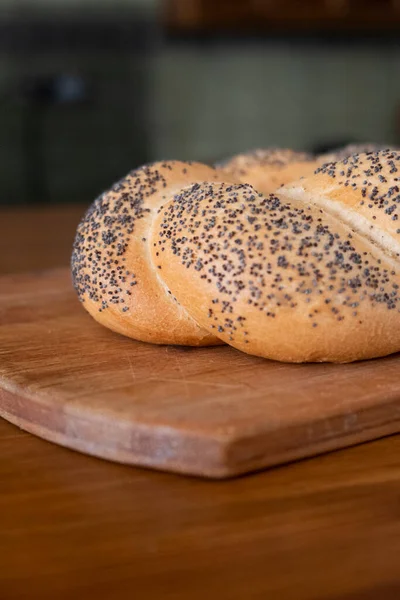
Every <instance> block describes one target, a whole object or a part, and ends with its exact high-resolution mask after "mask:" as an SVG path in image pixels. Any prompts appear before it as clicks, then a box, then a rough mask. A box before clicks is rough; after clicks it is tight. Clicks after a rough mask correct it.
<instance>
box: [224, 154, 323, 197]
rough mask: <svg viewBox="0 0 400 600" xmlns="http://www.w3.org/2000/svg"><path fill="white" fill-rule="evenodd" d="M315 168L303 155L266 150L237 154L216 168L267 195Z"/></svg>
mask: <svg viewBox="0 0 400 600" xmlns="http://www.w3.org/2000/svg"><path fill="white" fill-rule="evenodd" d="M317 166H318V163H316V161H315V159H314V158H313V156H312V155H311V154H307V153H306V152H296V151H294V150H288V149H282V148H267V149H263V150H262V149H258V150H253V151H251V152H247V153H245V154H238V155H237V156H234V157H232V158H231V159H229V160H228V161H226V162H225V163H222V164H220V165H218V168H219V169H220V170H221V171H222V172H223V173H226V174H227V175H229V176H231V177H233V178H234V179H236V180H237V181H240V182H241V183H250V184H251V185H252V186H253V187H254V188H255V189H256V190H258V191H259V192H262V193H263V194H270V193H273V192H275V191H276V190H277V189H278V188H279V187H280V186H281V185H284V184H285V183H288V182H289V181H294V180H296V179H298V178H299V177H302V176H303V175H309V174H311V173H313V171H314V170H315V169H316V168H317Z"/></svg>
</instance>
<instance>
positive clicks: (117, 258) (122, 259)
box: [72, 161, 226, 346]
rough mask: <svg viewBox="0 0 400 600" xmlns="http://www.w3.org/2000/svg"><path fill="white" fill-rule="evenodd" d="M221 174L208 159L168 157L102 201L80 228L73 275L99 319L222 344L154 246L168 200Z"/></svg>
mask: <svg viewBox="0 0 400 600" xmlns="http://www.w3.org/2000/svg"><path fill="white" fill-rule="evenodd" d="M224 179H226V176H225V177H224ZM220 180H221V175H220V174H219V173H218V172H217V171H216V170H215V169H213V168H211V167H207V166H206V165H202V164H198V163H184V162H177V161H169V162H160V163H155V164H153V165H149V166H144V167H141V168H139V169H137V170H135V171H132V172H131V173H129V175H127V177H125V178H124V179H122V180H121V181H120V182H119V183H117V184H116V185H114V186H113V187H112V188H111V189H110V190H109V191H108V192H105V193H104V194H103V195H101V196H100V197H99V198H98V199H97V200H95V202H94V203H93V204H92V206H91V207H90V208H89V210H88V211H87V213H86V215H85V217H84V218H83V220H82V222H81V223H80V225H79V227H78V230H77V233H76V238H75V243H74V250H73V255H72V275H73V282H74V286H75V289H76V291H77V293H78V296H79V299H80V300H81V301H82V302H83V305H84V307H85V308H86V310H87V311H88V312H89V313H90V314H91V315H92V317H94V318H95V319H96V321H98V322H99V323H101V324H102V325H105V326H106V327H108V328H109V329H112V330H113V331H116V332H118V333H122V334H123V335H126V336H128V337H133V338H135V339H138V340H142V341H145V342H153V343H157V344H185V345H192V346H205V345H213V344H219V343H221V342H220V340H219V339H218V338H217V337H216V336H214V335H213V334H212V333H210V332H208V331H207V330H204V329H202V327H201V326H199V325H198V324H197V323H196V321H194V320H193V318H192V317H191V316H190V315H189V314H188V312H187V311H186V309H185V308H184V307H183V306H180V305H178V304H177V303H176V302H175V301H174V300H172V298H171V296H170V295H169V294H168V290H166V288H165V285H164V284H163V283H162V282H161V281H160V280H159V278H158V276H157V273H156V271H155V268H154V266H153V265H152V263H151V261H150V255H149V246H148V238H149V229H150V227H151V225H152V220H153V217H154V215H155V213H156V211H157V209H158V207H159V206H160V205H161V204H162V203H163V202H164V203H165V202H167V201H168V200H169V199H170V198H172V197H173V196H174V194H177V193H181V192H182V189H184V188H185V187H187V186H188V185H192V184H193V183H195V182H199V181H220Z"/></svg>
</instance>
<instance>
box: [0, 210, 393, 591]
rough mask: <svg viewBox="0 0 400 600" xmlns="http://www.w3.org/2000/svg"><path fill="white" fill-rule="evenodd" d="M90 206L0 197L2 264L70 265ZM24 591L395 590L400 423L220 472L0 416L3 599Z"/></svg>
mask: <svg viewBox="0 0 400 600" xmlns="http://www.w3.org/2000/svg"><path fill="white" fill-rule="evenodd" d="M81 213H82V208H81V207H65V208H53V209H40V210H39V211H37V212H36V211H32V210H31V209H29V211H28V210H21V209H20V210H18V211H11V210H8V211H7V210H5V209H2V210H0V224H1V225H0V228H1V229H0V233H1V235H0V273H6V272H13V271H15V272H16V271H23V270H26V269H40V268H47V267H55V266H61V265H63V264H66V263H67V261H68V258H69V252H70V245H71V240H72V237H73V231H74V227H75V225H76V222H77V220H78V219H79V216H80V215H81ZM0 343H1V340H0ZM16 598H18V599H20V598H21V599H31V598H40V599H41V600H64V599H69V598H73V599H75V600H80V599H85V600H86V599H89V598H96V600H105V599H110V600H114V599H119V598H135V599H136V598H137V599H138V600H142V599H145V600H147V599H151V600H156V599H157V600H158V599H160V600H169V599H176V600H191V599H194V600H196V599H202V600H204V599H207V598H210V599H211V598H218V599H226V600H236V599H237V600H249V599H260V600H261V599H263V600H264V599H267V598H268V599H269V598H271V599H272V600H274V599H275V598H279V600H289V599H290V600H291V599H293V600H303V599H304V600H313V599H315V600H317V599H321V600H325V599H327V600H328V599H329V600H336V599H337V600H339V599H342V600H350V599H351V600H361V599H365V600H367V599H368V600H372V599H378V600H381V599H382V600H390V599H392V598H393V599H399V598H400V436H395V437H391V438H386V439H384V440H380V441H377V442H373V443H369V444H365V445H362V446H358V447H355V448H352V449H349V450H343V451H340V452H336V453H332V454H328V455H325V456H322V457H319V458H314V459H310V460H306V461H302V462H298V463H296V464H292V465H289V466H285V467H281V468H278V469H272V470H270V471H266V472H263V473H259V474H256V475H251V476H248V477H244V478H241V479H236V480H231V481H225V482H210V481H203V480H199V479H195V478H187V477H181V476H176V475H170V474H164V473H157V472H151V471H146V470H144V469H135V468H128V467H123V466H119V465H114V464H110V463H106V462H103V461H100V460H97V459H94V458H90V457H87V456H83V455H80V454H77V453H74V452H72V451H69V450H65V449H63V448H60V447H57V446H53V445H52V444H49V443H47V442H44V441H42V440H40V439H36V438H34V437H33V436H31V435H29V434H27V433H24V432H22V431H19V430H18V429H17V428H16V427H13V426H12V425H9V424H8V423H6V422H5V421H2V420H0V599H1V600H11V599H16Z"/></svg>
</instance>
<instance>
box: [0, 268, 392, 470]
mask: <svg viewBox="0 0 400 600" xmlns="http://www.w3.org/2000/svg"><path fill="white" fill-rule="evenodd" d="M399 373H400V356H399V355H395V356H391V357H388V358H385V359H379V360H374V361H366V362H360V363H356V364H351V365H329V364H321V365H317V364H314V365H286V364H280V363H275V362H272V361H267V360H264V359H259V358H255V357H250V356H247V355H245V354H242V353H240V352H238V351H236V350H234V349H232V348H228V347H218V348H203V349H190V348H181V347H167V346H153V345H149V344H144V343H140V342H135V341H133V340H130V339H127V338H124V337H122V336H119V335H116V334H113V333H112V332H110V331H108V330H106V329H104V328H103V327H101V326H99V325H97V323H95V322H94V321H93V320H92V319H91V318H90V317H89V316H88V315H87V314H86V312H85V311H84V310H83V309H82V307H81V306H80V305H79V303H78V301H77V299H76V298H75V294H74V292H73V290H72V287H71V283H70V278H69V273H68V271H67V270H66V269H62V270H56V271H47V272H41V273H35V274H28V275H15V276H5V277H2V278H0V415H1V416H3V417H4V418H5V419H7V420H9V421H11V422H12V423H15V424H16V425H18V426H19V427H22V428H23V429H26V430H27V431H30V432H32V433H34V434H36V435H39V436H41V437H43V438H45V439H47V440H50V441H53V442H56V443H58V444H61V445H63V446H67V447H69V448H74V449H76V450H80V451H82V452H86V453H88V454H93V455H95V456H100V457H103V458H107V459H110V460H114V461H118V462H123V463H129V464H134V465H145V466H149V467H154V468H158V469H165V470H170V471H178V472H183V473H189V474H194V475H204V476H208V477H218V478H223V477H230V476H233V475H238V474H240V473H247V472H249V471H253V470H257V469H261V468H263V467H267V466H272V465H276V464H279V463H283V462H287V461H291V460H294V459H299V458H302V457H306V456H311V455H315V454H318V453H321V452H326V451H329V450H334V449H337V448H342V447H344V446H349V445H352V444H356V443H359V442H363V441H366V440H371V439H374V438H377V437H381V436H384V435H388V434H392V433H395V432H398V431H399V430H400V375H399Z"/></svg>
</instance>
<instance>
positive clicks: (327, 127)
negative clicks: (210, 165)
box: [0, 0, 400, 206]
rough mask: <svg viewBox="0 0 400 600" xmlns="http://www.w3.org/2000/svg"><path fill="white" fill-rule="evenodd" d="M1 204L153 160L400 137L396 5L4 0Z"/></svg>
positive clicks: (28, 200)
mask: <svg viewBox="0 0 400 600" xmlns="http://www.w3.org/2000/svg"><path fill="white" fill-rule="evenodd" d="M0 6H1V9H0V27H1V31H0V106H1V111H0V139H1V146H0V152H1V156H0V161H1V166H2V168H1V169H0V191H1V195H0V203H1V204H3V205H7V206H10V205H12V206H17V205H23V206H27V205H30V206H32V205H43V204H63V203H64V204H65V203H86V204H87V203H88V202H90V201H91V200H92V199H93V198H94V197H95V196H96V195H98V194H99V193H100V192H101V191H102V190H103V189H104V188H106V187H109V186H110V184H111V183H112V182H113V181H115V180H117V179H118V178H120V177H121V176H123V175H124V174H125V173H126V172H127V171H129V170H130V169H132V168H134V167H135V166H138V165H140V164H142V163H144V162H148V161H152V160H156V159H160V158H180V159H197V160H200V161H205V162H213V161H215V160H219V159H221V158H223V157H227V156H229V155H231V154H234V153H236V152H240V151H244V150H247V149H251V148H254V147H266V146H281V147H290V148H295V149H305V150H311V151H320V150H321V151H322V150H327V149H330V148H333V147H337V146H339V145H342V144H345V143H348V142H363V141H368V142H379V143H388V144H399V143H400V76H399V75H400V44H399V32H400V0H1V4H0Z"/></svg>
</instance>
